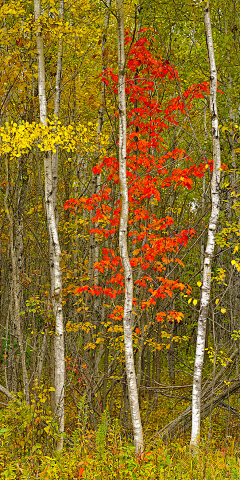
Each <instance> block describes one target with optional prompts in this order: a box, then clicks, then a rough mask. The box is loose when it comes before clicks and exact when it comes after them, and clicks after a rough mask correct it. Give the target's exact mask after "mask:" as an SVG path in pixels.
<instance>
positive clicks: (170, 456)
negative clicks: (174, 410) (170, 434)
mask: <svg viewBox="0 0 240 480" xmlns="http://www.w3.org/2000/svg"><path fill="white" fill-rule="evenodd" d="M84 403H85V401H83V405H84ZM84 409H85V407H83V408H82V410H81V409H79V410H80V412H82V411H84ZM80 417H81V418H82V414H81V413H80ZM32 420H33V414H32V411H31V408H30V409H29V408H28V407H26V405H25V404H24V403H23V402H22V401H21V399H19V398H18V399H15V400H13V402H11V403H9V406H8V407H7V408H6V409H4V410H2V412H1V418H0V421H1V424H2V425H5V426H3V427H2V428H1V430H0V442H1V449H0V478H1V479H5V480H27V479H31V480H33V479H44V480H45V479H48V480H55V479H56V480H69V479H71V480H75V479H76V480H77V479H78V480H81V479H82V480H93V479H94V480H105V479H108V480H115V479H116V480H164V479H177V480H179V479H183V478H184V479H186V480H190V479H191V480H192V479H193V478H194V479H196V480H198V479H199V480H200V479H203V478H205V479H209V480H210V479H211V480H212V479H218V480H221V479H222V480H225V479H226V478H229V479H232V480H237V479H239V474H240V458H239V457H240V452H239V450H238V448H237V446H236V445H235V443H234V441H233V440H232V439H231V438H229V439H228V441H227V442H223V443H221V440H220V439H221V438H223V430H221V425H220V424H219V426H218V429H220V430H221V431H220V430H216V431H215V430H214V434H215V437H214V438H213V439H212V441H211V442H209V441H208V431H209V424H210V422H209V419H208V420H206V421H205V422H204V428H203V431H204V434H205V440H204V441H203V442H202V444H201V445H200V448H199V451H198V454H197V455H196V456H192V455H191V453H190V452H189V447H188V446H187V445H186V443H187V442H188V439H186V438H181V439H178V440H177V441H176V442H174V443H172V444H169V445H168V446H166V445H165V444H164V443H163V442H162V441H161V440H156V441H155V442H151V443H149V444H147V445H146V446H145V453H144V454H143V455H142V456H141V457H136V455H135V452H134V447H133V445H132V444H131V443H129V442H128V441H126V440H123V437H122V432H121V429H120V427H119V423H118V421H117V420H114V421H111V420H110V417H109V413H108V411H107V410H106V411H105V412H104V413H103V414H102V418H101V420H100V423H99V426H98V429H97V431H96V434H93V432H92V431H87V430H86V431H85V435H82V434H81V428H79V430H78V440H77V431H75V432H74V435H73V436H72V437H71V440H72V439H73V438H74V439H75V440H74V444H72V446H71V447H69V445H68V444H67V443H66V444H65V448H64V451H63V453H62V454H58V453H56V452H53V451H51V452H50V449H48V451H46V448H45V449H44V448H35V449H34V448H33V447H32V446H31V448H29V447H30V445H29V443H28V441H27V440H26V441H25V445H24V433H26V431H27V430H28V429H29V427H30V425H31V422H32ZM155 420H156V419H155ZM223 428H224V427H223ZM44 432H45V430H44V429H43V428H42V432H41V435H40V436H41V441H42V443H44V442H46V435H45V437H44ZM31 435H32V436H33V438H34V441H36V438H37V436H38V435H37V432H36V427H35V430H32V431H31ZM15 444H16V446H15ZM35 446H36V447H37V445H36V444H35Z"/></svg>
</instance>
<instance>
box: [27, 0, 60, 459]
mask: <svg viewBox="0 0 240 480" xmlns="http://www.w3.org/2000/svg"><path fill="white" fill-rule="evenodd" d="M34 13H35V22H36V23H38V29H37V55H38V92H39V108H40V122H41V123H43V124H44V125H46V122H47V101H46V90H45V62H44V50H43V37H42V32H41V25H40V23H39V17H40V14H41V5H40V0H34ZM44 177H45V204H46V215H47V224H48V233H49V243H50V245H49V252H50V259H49V260H50V278H51V298H52V307H53V313H54V317H55V323H56V326H55V339H54V354H55V406H56V415H57V417H58V422H59V433H60V434H61V433H63V432H64V380H65V362H64V336H63V312H62V271H61V266H60V259H61V250H60V244H59V238H58V229H57V223H56V217H55V209H54V198H53V196H54V188H53V172H52V156H51V152H47V153H45V155H44ZM62 447H63V437H62V436H61V438H60V440H59V442H58V445H57V449H58V450H62Z"/></svg>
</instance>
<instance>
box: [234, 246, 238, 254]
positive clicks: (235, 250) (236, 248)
mask: <svg viewBox="0 0 240 480" xmlns="http://www.w3.org/2000/svg"><path fill="white" fill-rule="evenodd" d="M238 250H239V245H236V247H235V248H234V250H233V253H236V252H238Z"/></svg>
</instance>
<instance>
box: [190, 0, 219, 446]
mask: <svg viewBox="0 0 240 480" xmlns="http://www.w3.org/2000/svg"><path fill="white" fill-rule="evenodd" d="M204 25H205V33H206V42H207V48H208V58H209V67H210V110H211V121H212V138H213V172H212V184H211V196H212V211H211V216H210V219H209V226H208V239H207V247H206V251H205V258H204V266H203V282H202V295H201V302H200V311H199V317H198V333H197V345H196V356H195V365H194V378H193V393H192V434H191V446H192V447H193V448H194V447H197V445H198V442H199V437H200V405H201V380H202V368H203V358H204V349H205V336H206V323H207V314H208V306H209V301H210V292H211V266H212V258H213V254H214V247H215V236H216V230H217V223H218V217H219V212H220V168H221V159H220V140H219V130H218V114H217V69H216V65H215V58H214V47H213V40H212V29H211V20H210V12H209V2H208V3H207V6H206V7H205V9H204Z"/></svg>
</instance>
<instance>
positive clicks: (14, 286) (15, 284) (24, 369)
mask: <svg viewBox="0 0 240 480" xmlns="http://www.w3.org/2000/svg"><path fill="white" fill-rule="evenodd" d="M5 165H6V176H7V189H6V195H5V198H4V204H5V211H6V214H7V218H8V221H9V231H10V235H9V237H10V239H9V240H10V241H9V243H10V251H11V261H12V293H13V302H14V325H15V327H16V331H17V338H18V345H19V350H20V358H21V363H22V373H23V389H24V397H25V400H26V403H27V405H29V404H30V395H29V380H28V374H27V367H26V359H25V351H24V346H23V334H22V325H21V318H20V305H19V303H20V299H19V294H20V287H19V278H18V258H17V253H16V248H15V247H14V241H13V214H12V212H10V211H9V209H8V205H7V200H8V194H9V178H8V162H7V158H6V162H5ZM15 363H16V362H15ZM14 366H15V365H14Z"/></svg>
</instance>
